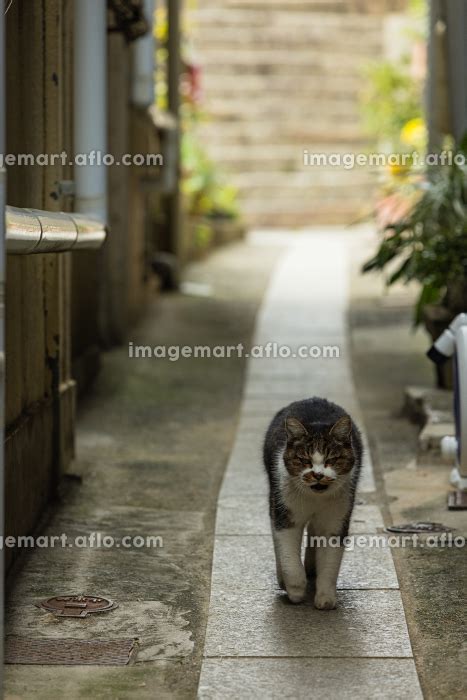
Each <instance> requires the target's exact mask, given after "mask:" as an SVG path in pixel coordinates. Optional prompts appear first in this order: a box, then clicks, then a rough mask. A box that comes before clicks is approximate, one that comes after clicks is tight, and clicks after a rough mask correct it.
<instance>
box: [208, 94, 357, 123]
mask: <svg viewBox="0 0 467 700" xmlns="http://www.w3.org/2000/svg"><path fill="white" fill-rule="evenodd" d="M290 104H293V118H294V120H300V119H301V120H302V121H303V122H304V123H307V122H308V120H310V119H313V120H316V121H318V122H319V121H320V120H322V119H325V121H326V123H329V122H338V123H340V122H341V121H342V114H345V119H346V122H347V123H352V124H360V123H361V116H360V110H359V106H358V105H357V104H356V103H355V100H354V101H350V100H340V101H337V100H319V101H318V100H313V99H311V98H309V97H305V98H302V97H300V98H295V99H294V100H293V102H292V99H291V98H288V96H287V94H284V95H283V96H282V97H270V96H268V95H266V96H264V97H262V98H261V99H258V100H245V98H244V97H243V96H239V97H237V98H230V99H225V100H222V99H219V98H210V99H206V110H207V112H208V114H209V115H210V118H211V119H215V120H223V119H227V120H243V119H244V118H245V114H246V113H248V118H249V119H251V120H257V121H258V120H263V119H268V120H270V121H272V122H276V123H277V122H282V120H284V119H288V117H289V115H290Z"/></svg>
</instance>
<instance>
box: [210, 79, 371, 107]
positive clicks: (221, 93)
mask: <svg viewBox="0 0 467 700" xmlns="http://www.w3.org/2000/svg"><path fill="white" fill-rule="evenodd" d="M362 84H363V79H362V77H361V76H360V75H352V76H350V75H349V76H345V77H342V76H338V75H329V76H326V79H325V80H323V76H322V75H321V76H316V75H308V76H307V77H306V80H304V81H300V82H298V81H297V80H296V76H295V75H287V74H285V75H284V74H273V75H255V74H253V75H242V77H241V78H240V79H239V77H238V75H232V74H230V75H229V74H226V75H222V74H219V73H216V74H213V73H211V72H204V74H203V76H202V87H203V90H204V92H205V93H206V95H208V96H211V97H219V98H220V97H225V98H226V99H228V98H229V97H231V96H232V95H243V96H244V97H245V99H246V100H247V99H250V97H251V94H250V93H254V94H255V97H256V96H257V95H256V93H263V92H264V93H266V94H267V95H269V96H273V95H274V96H277V97H281V96H283V95H284V94H286V95H289V96H290V97H291V98H293V99H294V100H295V99H296V98H298V99H315V100H318V99H319V100H324V99H329V100H335V101H336V103H337V102H341V101H344V100H349V99H350V100H352V101H353V102H355V94H356V91H357V90H359V89H361V86H362Z"/></svg>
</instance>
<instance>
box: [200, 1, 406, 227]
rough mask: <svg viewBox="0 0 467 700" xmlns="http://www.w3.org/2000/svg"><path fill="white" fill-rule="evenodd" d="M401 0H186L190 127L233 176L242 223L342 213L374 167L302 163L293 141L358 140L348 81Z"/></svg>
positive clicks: (360, 204)
mask: <svg viewBox="0 0 467 700" xmlns="http://www.w3.org/2000/svg"><path fill="white" fill-rule="evenodd" d="M401 2H402V0H373V1H372V2H370V1H369V0H327V1H326V0H301V1H297V2H295V1H294V0H198V3H197V5H198V8H197V10H196V11H192V12H191V15H190V17H189V21H190V23H191V24H192V26H193V44H194V50H195V54H196V59H197V60H198V61H199V62H200V63H201V65H202V67H203V90H204V94H205V106H206V112H207V115H208V119H207V121H206V122H205V123H204V124H203V126H202V127H201V128H200V136H201V138H202V139H203V141H204V143H205V144H206V146H207V148H208V152H209V154H210V155H211V157H212V158H213V159H214V160H215V161H216V162H217V163H218V165H219V167H220V169H221V170H222V171H224V172H226V173H227V174H228V175H229V177H230V180H231V181H232V182H233V183H234V184H235V185H236V186H237V187H238V189H239V194H240V201H241V205H242V210H243V213H244V216H245V219H246V221H247V222H248V223H249V224H250V225H251V226H265V227H275V226H277V227H301V226H310V225H315V224H320V223H330V224H335V223H350V222H352V221H354V220H355V219H358V218H359V217H361V216H362V215H364V214H365V213H367V212H368V211H369V209H370V202H371V194H372V191H373V189H374V181H375V174H374V173H372V172H369V171H368V170H365V169H363V168H358V169H357V168H356V169H352V170H346V169H344V168H340V167H336V166H329V165H327V166H322V165H321V166H319V167H318V166H310V165H304V164H303V152H304V149H306V150H307V151H308V152H310V153H336V152H339V153H347V152H351V153H352V152H360V151H365V149H366V148H367V147H368V144H367V141H366V139H365V135H364V134H363V132H362V128H361V122H360V117H359V108H358V93H359V89H360V86H361V82H362V77H361V70H362V66H363V65H364V64H365V63H367V62H368V61H369V60H371V59H374V58H376V57H379V56H380V55H381V51H382V41H383V21H384V13H385V12H386V11H387V10H388V8H389V9H390V10H397V9H400V5H401Z"/></svg>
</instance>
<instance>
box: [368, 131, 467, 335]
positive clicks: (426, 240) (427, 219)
mask: <svg viewBox="0 0 467 700" xmlns="http://www.w3.org/2000/svg"><path fill="white" fill-rule="evenodd" d="M457 153H458V154H461V155H463V156H464V159H463V163H461V164H459V165H456V164H454V163H453V164H452V165H444V166H437V167H432V169H431V170H430V173H429V180H428V181H427V182H424V184H423V189H422V190H421V193H420V198H419V199H418V201H417V202H416V204H415V205H414V207H413V208H412V210H411V212H410V213H409V215H408V216H407V217H406V218H405V219H404V220H402V221H399V222H397V223H395V224H391V225H390V226H389V227H388V228H387V230H386V231H385V232H384V237H383V239H382V241H381V243H380V246H379V248H378V250H377V252H376V254H375V255H374V257H372V258H371V259H370V260H368V261H367V262H366V263H365V265H364V266H363V272H369V271H372V270H385V269H386V268H387V267H389V268H390V274H389V276H388V278H387V280H386V282H387V284H388V285H391V284H394V283H395V282H396V281H398V280H402V281H404V282H406V283H407V282H411V281H413V280H415V281H417V282H419V283H420V285H421V292H420V296H419V298H418V301H417V305H416V309H415V323H419V322H420V320H421V312H422V308H423V306H424V305H425V304H428V303H434V302H438V301H440V300H441V298H442V296H443V294H444V292H445V291H446V286H447V285H448V284H450V283H453V282H454V283H455V282H458V281H462V280H466V279H467V167H466V161H467V135H466V136H465V137H464V139H463V141H462V143H461V144H460V146H459V147H458V149H457Z"/></svg>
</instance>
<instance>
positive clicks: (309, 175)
mask: <svg viewBox="0 0 467 700" xmlns="http://www.w3.org/2000/svg"><path fill="white" fill-rule="evenodd" d="M230 180H231V182H232V183H233V184H234V185H235V186H236V187H237V188H238V189H239V190H241V189H243V190H246V191H247V192H254V191H255V190H262V189H265V190H266V189H267V190H280V191H283V192H286V191H287V192H294V193H295V192H296V190H297V189H301V188H303V189H309V188H313V190H318V189H320V190H325V189H326V190H328V189H330V188H331V189H332V190H335V189H337V188H343V187H344V188H346V190H349V191H352V193H356V194H357V195H358V193H359V188H360V187H370V188H373V187H374V183H375V176H374V173H373V172H371V171H370V170H369V169H364V168H358V169H354V170H344V169H342V168H329V169H328V170H323V169H322V168H315V169H311V168H310V169H309V170H307V171H302V172H300V171H298V172H290V173H283V172H277V171H276V172H250V173H233V174H231V177H230Z"/></svg>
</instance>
